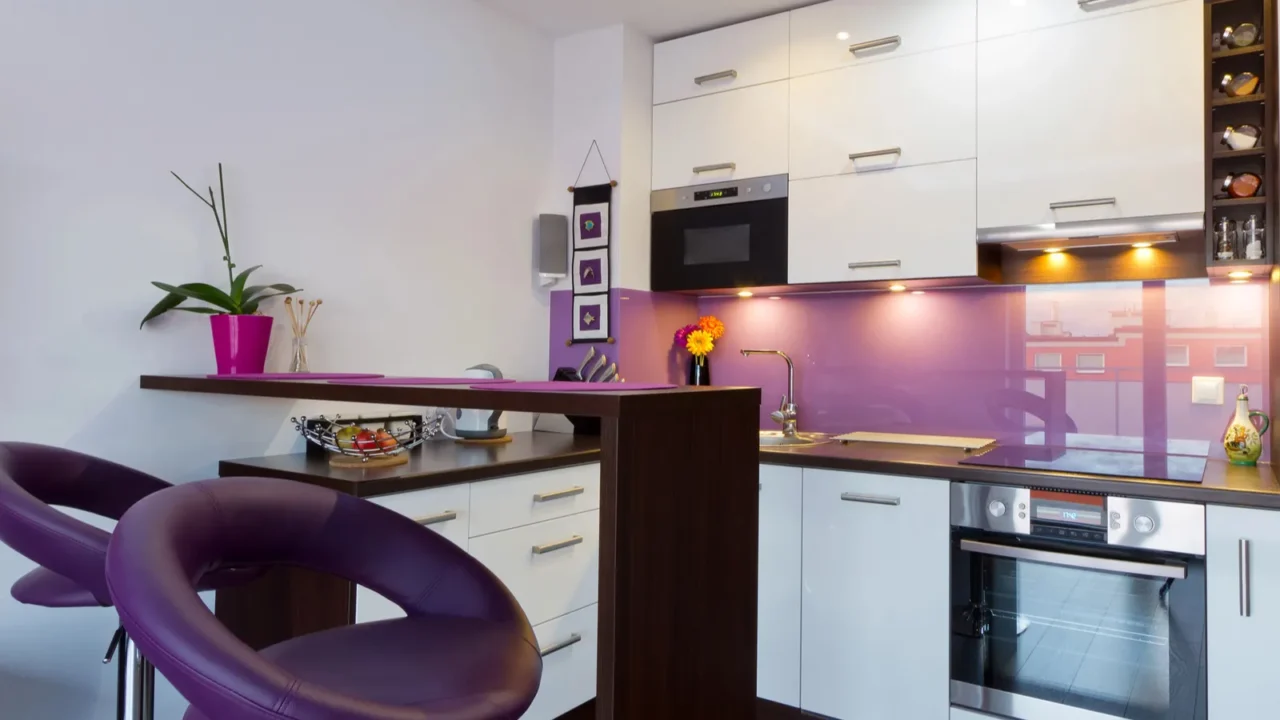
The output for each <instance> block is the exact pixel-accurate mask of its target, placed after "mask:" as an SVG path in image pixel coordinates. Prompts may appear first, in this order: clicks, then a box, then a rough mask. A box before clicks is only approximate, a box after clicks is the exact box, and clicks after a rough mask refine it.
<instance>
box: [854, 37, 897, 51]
mask: <svg viewBox="0 0 1280 720" xmlns="http://www.w3.org/2000/svg"><path fill="white" fill-rule="evenodd" d="M901 44H902V36H901V35H890V36H889V37H885V38H880V39H879V40H868V41H866V42H862V43H858V44H856V45H850V46H849V52H851V53H859V52H862V51H863V50H874V49H876V48H882V47H888V46H890V45H901Z"/></svg>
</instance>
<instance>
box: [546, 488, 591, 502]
mask: <svg viewBox="0 0 1280 720" xmlns="http://www.w3.org/2000/svg"><path fill="white" fill-rule="evenodd" d="M586 491H587V489H586V488H584V487H578V486H576V485H575V486H574V487H571V488H568V489H566V490H557V491H555V492H549V493H538V494H537V495H534V496H533V501H534V502H536V503H542V502H549V501H551V500H562V499H564V498H567V497H573V496H574V495H581V494H583V493H585V492H586Z"/></svg>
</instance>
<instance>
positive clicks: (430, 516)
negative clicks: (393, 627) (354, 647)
mask: <svg viewBox="0 0 1280 720" xmlns="http://www.w3.org/2000/svg"><path fill="white" fill-rule="evenodd" d="M369 502H372V503H374V504H375V505H381V506H382V507H385V508H387V509H388V510H393V511H395V512H397V513H399V514H401V515H404V516H405V517H408V518H412V519H413V520H416V521H418V522H419V523H421V524H422V525H423V526H425V527H427V528H430V529H431V530H433V531H435V532H436V533H438V534H440V535H442V536H444V537H445V538H446V539H447V540H449V541H450V542H452V543H453V544H454V545H457V546H458V547H460V548H462V549H463V550H466V549H467V519H468V518H469V517H470V513H469V512H468V508H469V507H470V504H471V486H469V485H467V484H465V483H463V484H461V485H449V486H447V487H439V488H432V489H430V490H415V491H413V492H406V493H398V494H395V495H383V496H381V497H374V498H369ZM400 617H404V611H403V610H401V609H400V606H399V605H396V604H395V603H393V602H391V601H390V600H388V599H386V598H384V597H382V596H381V595H379V594H377V593H375V592H374V591H372V590H369V589H368V588H363V587H357V588H356V622H358V623H364V622H374V621H377V620H390V619H392V618H400Z"/></svg>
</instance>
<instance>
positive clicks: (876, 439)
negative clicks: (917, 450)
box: [836, 432, 996, 452]
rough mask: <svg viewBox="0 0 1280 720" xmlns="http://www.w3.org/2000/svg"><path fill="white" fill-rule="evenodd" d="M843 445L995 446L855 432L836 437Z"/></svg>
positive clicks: (960, 439)
mask: <svg viewBox="0 0 1280 720" xmlns="http://www.w3.org/2000/svg"><path fill="white" fill-rule="evenodd" d="M836 440H839V441H840V442H842V443H851V442H873V443H896V444H898V445H929V446H932V447H949V448H959V449H961V450H968V451H970V452H972V451H974V450H982V449H984V448H987V447H989V446H991V445H995V444H996V441H995V440H994V439H993V438H971V437H954V436H950V435H908V434H905V433H877V432H855V433H849V434H848V435H840V436H837V437H836Z"/></svg>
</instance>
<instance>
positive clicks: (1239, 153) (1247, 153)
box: [1213, 147, 1267, 160]
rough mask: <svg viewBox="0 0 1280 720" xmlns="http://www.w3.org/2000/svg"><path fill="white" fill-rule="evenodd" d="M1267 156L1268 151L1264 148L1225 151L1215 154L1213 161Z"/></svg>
mask: <svg viewBox="0 0 1280 720" xmlns="http://www.w3.org/2000/svg"><path fill="white" fill-rule="evenodd" d="M1266 154H1267V149H1266V148H1264V147H1256V148H1249V149H1247V150H1223V151H1222V152H1216V153H1214V154H1213V159H1214V160H1223V159H1228V158H1242V157H1263V156H1265V155H1266Z"/></svg>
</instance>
